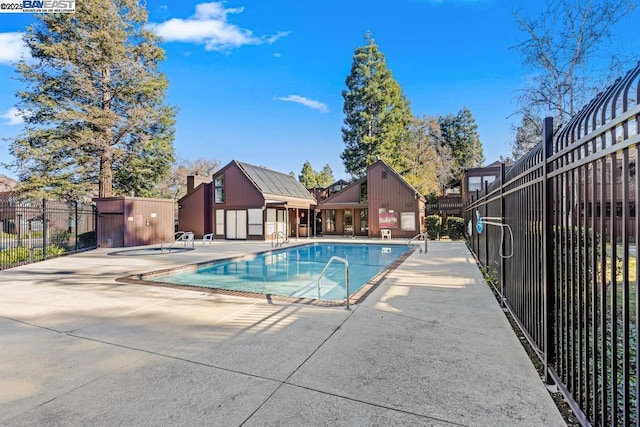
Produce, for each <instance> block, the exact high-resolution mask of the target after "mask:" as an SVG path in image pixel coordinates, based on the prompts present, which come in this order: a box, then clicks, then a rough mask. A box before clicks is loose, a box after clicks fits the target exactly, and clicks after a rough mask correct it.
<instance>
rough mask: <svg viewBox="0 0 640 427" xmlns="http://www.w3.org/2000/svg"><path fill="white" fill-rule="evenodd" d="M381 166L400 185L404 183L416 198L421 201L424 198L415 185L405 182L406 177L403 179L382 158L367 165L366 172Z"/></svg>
mask: <svg viewBox="0 0 640 427" xmlns="http://www.w3.org/2000/svg"><path fill="white" fill-rule="evenodd" d="M378 166H380V167H382V168H384V169H386V170H387V171H388V172H390V173H391V174H392V175H393V176H394V177H395V178H396V179H397V180H398V181H399V182H400V183H401V184H402V185H404V186H405V187H407V189H408V190H410V191H411V192H413V193H415V194H416V195H417V196H418V198H419V199H420V200H422V201H424V200H425V198H424V196H422V194H420V192H419V191H418V190H416V189H415V187H414V186H413V185H411V184H409V183H408V182H407V180H406V179H404V177H403V176H402V175H400V174H399V173H398V172H397V171H396V170H395V169H393V168H392V167H391V166H389V165H388V164H387V163H386V162H385V161H384V160H378V161H377V162H375V163H373V164H372V165H369V167H368V168H367V174H369V171H370V170H371V169H373V168H375V167H378Z"/></svg>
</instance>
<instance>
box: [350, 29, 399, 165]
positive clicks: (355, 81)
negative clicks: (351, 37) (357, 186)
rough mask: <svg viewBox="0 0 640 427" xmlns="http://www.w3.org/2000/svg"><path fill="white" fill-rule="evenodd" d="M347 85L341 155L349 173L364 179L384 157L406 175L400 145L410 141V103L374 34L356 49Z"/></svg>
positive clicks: (368, 36) (366, 36) (367, 36)
mask: <svg viewBox="0 0 640 427" xmlns="http://www.w3.org/2000/svg"><path fill="white" fill-rule="evenodd" d="M346 85H347V90H344V91H343V92H342V97H343V98H344V108H343V110H344V113H345V116H346V117H345V119H344V124H345V126H344V127H343V128H342V139H343V141H344V143H345V145H346V147H345V149H344V151H343V152H342V154H341V155H340V157H341V158H342V160H343V162H344V165H345V170H346V171H347V172H348V173H350V174H351V175H352V176H355V177H361V176H363V175H365V174H366V171H367V166H369V165H370V164H372V163H374V162H375V161H376V160H377V159H378V158H380V159H382V160H385V161H386V162H387V163H389V164H390V165H391V166H392V167H394V168H396V169H397V170H398V171H399V172H402V171H403V170H404V169H405V165H404V161H403V159H402V158H401V157H400V149H399V146H400V144H402V143H403V141H406V139H407V138H408V129H409V122H410V119H411V111H410V109H409V102H408V101H407V99H406V97H405V95H404V94H403V93H402V89H401V88H400V85H399V84H398V83H397V82H396V81H395V79H394V78H393V75H392V73H391V71H390V70H389V69H387V64H386V61H385V57H384V55H383V54H382V52H380V50H379V49H378V46H377V45H376V43H375V41H374V40H373V38H372V37H371V34H370V33H367V34H366V35H365V45H364V46H360V47H358V48H356V50H355V53H354V56H353V64H352V66H351V73H350V74H349V76H348V77H347V79H346Z"/></svg>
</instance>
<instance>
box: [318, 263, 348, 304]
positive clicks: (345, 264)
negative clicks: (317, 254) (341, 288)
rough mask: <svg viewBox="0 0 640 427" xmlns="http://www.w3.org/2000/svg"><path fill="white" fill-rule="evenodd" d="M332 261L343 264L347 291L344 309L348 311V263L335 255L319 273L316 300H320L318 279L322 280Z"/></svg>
mask: <svg viewBox="0 0 640 427" xmlns="http://www.w3.org/2000/svg"><path fill="white" fill-rule="evenodd" d="M333 261H340V262H341V263H343V264H344V283H345V289H346V291H347V298H346V300H345V309H347V310H350V308H349V297H350V295H349V261H347V259H346V258H341V257H339V256H335V255H334V256H332V257H331V258H329V262H327V265H325V266H324V269H322V273H320V275H319V276H318V299H320V279H322V277H323V276H324V274H325V273H326V272H327V269H328V268H329V265H331V263H332V262H333Z"/></svg>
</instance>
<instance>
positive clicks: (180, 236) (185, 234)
mask: <svg viewBox="0 0 640 427" xmlns="http://www.w3.org/2000/svg"><path fill="white" fill-rule="evenodd" d="M169 242H171V244H170V245H169V246H168V247H166V248H165V247H164V245H165V243H169ZM177 242H184V245H185V246H187V245H188V244H189V242H191V247H192V248H193V247H195V244H194V239H193V231H176V232H175V233H173V236H171V237H170V238H168V239H167V240H165V241H164V242H162V244H160V252H164V250H165V249H167V250H169V249H171V248H172V247H173V245H175V244H176V243H177Z"/></svg>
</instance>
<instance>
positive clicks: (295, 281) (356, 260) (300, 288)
mask: <svg viewBox="0 0 640 427" xmlns="http://www.w3.org/2000/svg"><path fill="white" fill-rule="evenodd" d="M408 249H409V248H408V247H407V246H406V245H379V244H334V243H313V244H310V245H304V246H296V247H292V248H286V249H283V250H279V251H275V252H271V253H265V254H256V255H252V256H250V257H245V258H243V259H242V260H234V261H225V262H220V263H214V264H210V265H206V266H200V267H198V268H195V269H194V270H187V271H184V270H183V271H179V272H173V273H167V274H163V275H160V276H153V277H152V278H149V279H148V280H152V281H155V282H163V283H172V284H178V285H189V286H201V287H205V288H217V289H228V290H234V291H246V292H255V293H261V294H272V295H282V296H289V297H302V298H318V299H323V300H334V301H339V300H343V299H344V298H345V297H346V290H345V273H344V264H343V263H341V262H335V261H334V262H333V263H331V265H330V266H329V269H328V270H327V272H326V273H325V276H324V277H323V278H322V280H321V282H320V285H321V286H320V293H319V295H318V277H319V276H320V273H321V272H322V270H323V269H324V267H325V266H326V265H327V262H328V261H329V259H330V258H331V257H332V256H339V257H341V258H346V259H347V260H348V261H349V291H350V294H351V295H353V294H354V293H355V292H356V291H357V290H358V289H360V288H361V287H362V286H363V285H364V284H366V283H367V282H368V281H369V280H371V279H372V278H373V277H374V276H375V275H376V274H378V273H379V272H381V271H383V270H384V269H385V268H386V267H387V266H388V265H389V264H391V263H392V262H393V261H394V260H396V259H397V258H399V257H400V256H401V255H402V254H404V253H405V252H407V250H408Z"/></svg>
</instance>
